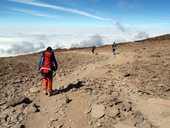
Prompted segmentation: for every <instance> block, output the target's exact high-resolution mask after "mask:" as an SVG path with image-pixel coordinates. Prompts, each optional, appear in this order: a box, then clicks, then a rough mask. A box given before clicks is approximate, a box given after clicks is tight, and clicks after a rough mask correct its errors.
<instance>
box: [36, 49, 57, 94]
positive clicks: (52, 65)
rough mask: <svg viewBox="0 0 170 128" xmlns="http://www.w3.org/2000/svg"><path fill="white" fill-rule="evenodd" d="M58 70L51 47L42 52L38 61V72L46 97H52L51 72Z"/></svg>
mask: <svg viewBox="0 0 170 128" xmlns="http://www.w3.org/2000/svg"><path fill="white" fill-rule="evenodd" d="M57 69H58V64H57V61H56V58H55V56H54V52H53V50H52V48H51V47H48V48H47V49H46V51H44V52H43V53H42V55H41V57H40V59H39V61H38V70H39V71H40V72H41V74H42V76H43V92H44V94H45V95H47V94H48V96H51V95H52V91H53V90H52V79H53V72H55V71H56V70H57Z"/></svg>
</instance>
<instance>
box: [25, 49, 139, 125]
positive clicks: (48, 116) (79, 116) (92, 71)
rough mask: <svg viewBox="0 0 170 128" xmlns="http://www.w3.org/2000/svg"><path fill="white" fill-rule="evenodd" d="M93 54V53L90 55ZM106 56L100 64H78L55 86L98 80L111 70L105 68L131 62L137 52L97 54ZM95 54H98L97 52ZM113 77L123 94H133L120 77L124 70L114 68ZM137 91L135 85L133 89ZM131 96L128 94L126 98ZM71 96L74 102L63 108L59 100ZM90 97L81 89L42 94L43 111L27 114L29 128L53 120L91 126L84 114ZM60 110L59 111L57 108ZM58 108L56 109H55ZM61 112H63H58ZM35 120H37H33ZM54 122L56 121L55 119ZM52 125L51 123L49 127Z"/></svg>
mask: <svg viewBox="0 0 170 128" xmlns="http://www.w3.org/2000/svg"><path fill="white" fill-rule="evenodd" d="M80 54H89V53H86V52H81V53H80ZM89 55H91V54H89ZM100 55H104V56H105V58H106V59H105V61H102V62H98V64H91V63H90V64H87V65H86V67H81V66H80V67H78V68H77V70H76V71H74V72H73V73H71V74H69V75H68V76H66V77H65V76H63V77H56V79H55V80H54V88H57V89H58V88H62V87H63V88H67V86H68V85H69V84H72V83H73V84H74V83H77V82H78V80H79V81H83V80H84V79H86V80H89V79H96V78H99V79H100V77H107V74H106V72H107V71H108V70H109V69H108V68H106V67H107V66H108V65H110V66H113V65H121V64H125V63H132V62H133V61H134V56H135V54H134V53H133V52H132V53H130V52H129V53H128V54H124V53H121V54H117V55H115V56H113V55H112V53H108V52H103V53H102V54H98V55H97V56H100ZM94 57H95V55H94ZM114 74H115V75H114V77H115V79H118V82H120V83H121V84H122V87H121V86H117V87H116V89H117V90H121V92H120V93H122V94H124V95H126V94H131V91H132V88H133V87H131V88H126V87H124V86H123V81H121V80H120V78H119V77H120V76H122V73H121V72H119V71H117V70H116V69H114ZM133 90H134V88H133ZM132 95H133V94H132ZM132 95H129V96H128V95H126V96H125V97H126V98H130V97H131V96H132ZM127 96H128V97H127ZM136 96H137V95H135V96H133V97H135V99H139V98H138V97H136ZM63 97H64V98H65V97H69V98H70V99H71V102H70V103H69V104H68V105H67V106H65V107H64V108H62V110H58V109H60V107H61V106H60V105H59V104H60V100H59V99H62V98H63ZM90 99H91V97H90V96H88V95H85V94H83V93H82V92H81V91H74V90H73V91H70V90H69V91H68V92H64V93H61V94H57V95H54V96H52V97H47V96H45V95H43V94H40V95H39V96H38V97H37V99H36V100H37V103H36V104H38V105H39V106H41V111H40V112H39V113H37V114H33V115H30V116H28V120H27V126H28V127H30V128H34V127H35V128H37V127H38V128H40V127H41V128H47V127H49V126H50V125H49V124H50V123H49V122H50V121H51V120H53V119H54V120H55V121H57V123H56V124H55V123H52V124H51V125H52V126H56V125H57V126H58V127H60V126H61V127H71V128H80V127H81V128H87V127H89V124H88V119H87V115H85V114H84V113H83V111H84V109H85V108H86V107H87V106H88V105H90V103H89V101H90ZM135 99H134V100H135ZM57 110H58V111H57ZM56 111H57V112H56ZM60 112H61V113H62V114H61V115H60V114H58V113H60ZM34 120H35V121H36V122H37V123H36V122H35V123H34ZM55 121H54V122H55ZM48 125H49V126H48Z"/></svg>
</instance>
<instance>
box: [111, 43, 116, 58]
mask: <svg viewBox="0 0 170 128" xmlns="http://www.w3.org/2000/svg"><path fill="white" fill-rule="evenodd" d="M115 50H116V43H115V42H113V44H112V51H113V55H115Z"/></svg>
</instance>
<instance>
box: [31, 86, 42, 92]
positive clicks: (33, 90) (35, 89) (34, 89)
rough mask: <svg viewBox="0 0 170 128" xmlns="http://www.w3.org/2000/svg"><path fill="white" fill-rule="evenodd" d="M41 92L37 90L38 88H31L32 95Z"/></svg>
mask: <svg viewBox="0 0 170 128" xmlns="http://www.w3.org/2000/svg"><path fill="white" fill-rule="evenodd" d="M39 91H40V90H39V89H38V88H37V87H33V88H30V92H31V93H37V92H39Z"/></svg>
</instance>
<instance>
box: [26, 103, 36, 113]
mask: <svg viewBox="0 0 170 128" xmlns="http://www.w3.org/2000/svg"><path fill="white" fill-rule="evenodd" d="M35 112H38V109H37V107H36V105H35V104H30V105H28V106H27V107H26V108H25V109H24V111H23V113H24V114H31V113H35Z"/></svg>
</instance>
